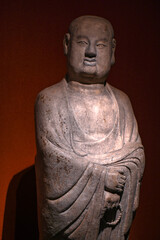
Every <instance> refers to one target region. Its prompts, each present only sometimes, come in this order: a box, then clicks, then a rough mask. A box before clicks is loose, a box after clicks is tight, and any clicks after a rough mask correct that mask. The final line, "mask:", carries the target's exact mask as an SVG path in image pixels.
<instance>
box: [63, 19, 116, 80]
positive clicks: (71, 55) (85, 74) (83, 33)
mask: <svg viewBox="0 0 160 240" xmlns="http://www.w3.org/2000/svg"><path fill="white" fill-rule="evenodd" d="M63 43H64V53H65V55H67V65H68V76H69V79H70V80H71V81H77V82H81V83H104V81H105V80H106V78H107V75H108V73H109V71H110V68H111V66H112V65H113V64H114V62H115V57H114V52H115V46H116V41H115V39H114V31H113V28H112V25H111V24H110V22H109V21H108V20H106V19H104V18H101V17H96V16H82V17H79V18H76V19H75V20H73V21H72V22H71V24H70V26H69V32H68V33H66V34H65V37H64V42H63Z"/></svg>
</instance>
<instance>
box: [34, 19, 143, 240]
mask: <svg viewBox="0 0 160 240" xmlns="http://www.w3.org/2000/svg"><path fill="white" fill-rule="evenodd" d="M115 47H116V41H115V39H114V32H113V28H112V26H111V24H110V22H109V21H107V20H105V19H103V18H100V17H95V16H82V17H79V18H77V19H75V20H74V21H73V22H72V23H71V25H70V27H69V33H67V34H66V35H65V38H64V52H65V55H66V56H67V65H68V72H67V74H66V78H64V79H63V80H62V81H61V82H59V83H58V84H55V85H53V86H51V87H49V88H46V89H44V90H43V91H42V92H40V93H39V95H38V97H37V100H36V105H35V121H36V140H37V156H36V178H37V194H38V215H39V216H38V217H39V233H40V240H51V239H74V240H124V239H128V233H129V229H130V226H131V223H132V220H133V216H134V213H135V211H136V209H137V207H138V199H139V190H140V184H141V179H142V175H143V170H144V151H143V146H142V144H141V139H140V136H139V133H138V128H137V122H136V119H135V116H134V113H133V110H132V107H131V104H130V101H129V99H128V97H127V95H126V94H124V93H123V92H122V91H120V90H118V89H116V88H114V87H112V86H111V85H109V84H108V83H107V82H106V79H107V75H108V73H109V70H110V68H111V66H112V65H113V64H114V62H115V58H114V52H115Z"/></svg>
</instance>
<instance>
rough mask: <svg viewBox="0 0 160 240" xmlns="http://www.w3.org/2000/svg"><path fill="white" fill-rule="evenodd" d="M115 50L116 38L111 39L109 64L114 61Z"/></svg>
mask: <svg viewBox="0 0 160 240" xmlns="http://www.w3.org/2000/svg"><path fill="white" fill-rule="evenodd" d="M115 50H116V39H115V38H113V39H112V56H111V65H113V64H114V63H115Z"/></svg>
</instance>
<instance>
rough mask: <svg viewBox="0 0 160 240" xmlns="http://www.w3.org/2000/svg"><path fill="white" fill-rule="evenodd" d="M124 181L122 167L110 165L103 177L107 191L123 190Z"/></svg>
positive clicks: (118, 191)
mask: <svg viewBox="0 0 160 240" xmlns="http://www.w3.org/2000/svg"><path fill="white" fill-rule="evenodd" d="M125 182H126V177H125V175H124V169H123V168H118V167H110V168H108V169H107V174H106V179H105V189H106V190H107V191H109V192H117V193H121V192H123V188H124V185H125Z"/></svg>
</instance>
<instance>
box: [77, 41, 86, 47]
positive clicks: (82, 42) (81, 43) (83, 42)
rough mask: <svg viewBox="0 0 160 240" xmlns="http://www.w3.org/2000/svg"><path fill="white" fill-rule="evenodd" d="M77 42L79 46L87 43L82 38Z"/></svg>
mask: <svg viewBox="0 0 160 240" xmlns="http://www.w3.org/2000/svg"><path fill="white" fill-rule="evenodd" d="M77 43H78V44H79V45H80V46H86V45H88V43H87V42H86V41H84V40H81V41H78V42H77Z"/></svg>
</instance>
